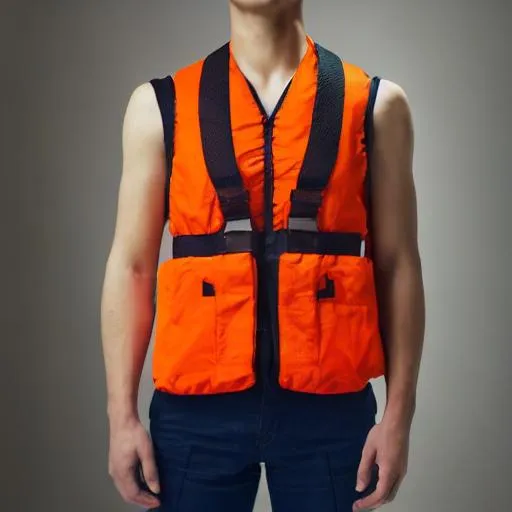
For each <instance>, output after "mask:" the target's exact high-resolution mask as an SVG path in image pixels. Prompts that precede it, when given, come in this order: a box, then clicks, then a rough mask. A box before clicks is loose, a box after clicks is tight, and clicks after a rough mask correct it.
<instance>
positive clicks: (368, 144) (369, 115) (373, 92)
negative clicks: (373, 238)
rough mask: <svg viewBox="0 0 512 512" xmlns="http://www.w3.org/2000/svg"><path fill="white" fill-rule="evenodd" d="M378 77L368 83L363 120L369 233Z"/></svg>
mask: <svg viewBox="0 0 512 512" xmlns="http://www.w3.org/2000/svg"><path fill="white" fill-rule="evenodd" d="M380 80H381V79H380V77H378V76H374V77H373V78H372V80H371V83H370V92H369V96H368V104H367V107H366V113H365V118H364V144H365V148H366V175H365V178H364V197H365V207H366V218H367V228H368V232H369V233H371V232H372V229H371V224H372V222H371V215H372V201H371V188H372V186H371V179H372V173H371V164H370V162H371V153H372V150H373V132H374V127H373V111H374V109H375V100H376V99H377V92H378V90H379V85H380Z"/></svg>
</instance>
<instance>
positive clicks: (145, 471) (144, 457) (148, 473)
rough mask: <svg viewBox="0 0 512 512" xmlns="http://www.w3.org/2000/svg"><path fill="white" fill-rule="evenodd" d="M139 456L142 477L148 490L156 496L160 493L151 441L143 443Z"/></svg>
mask: <svg viewBox="0 0 512 512" xmlns="http://www.w3.org/2000/svg"><path fill="white" fill-rule="evenodd" d="M139 455H140V462H141V465H142V477H143V478H144V481H145V482H146V484H147V486H148V487H149V489H150V490H151V491H152V492H154V493H155V494H158V493H159V492H160V482H159V478H158V469H157V466H156V462H155V455H154V452H153V446H152V444H151V441H149V440H148V442H147V443H144V445H143V446H142V447H141V449H140V454H139Z"/></svg>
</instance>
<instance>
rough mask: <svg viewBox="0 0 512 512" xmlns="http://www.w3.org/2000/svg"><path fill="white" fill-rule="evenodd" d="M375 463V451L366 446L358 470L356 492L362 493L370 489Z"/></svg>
mask: <svg viewBox="0 0 512 512" xmlns="http://www.w3.org/2000/svg"><path fill="white" fill-rule="evenodd" d="M374 462H375V450H373V449H371V448H369V447H368V446H367V445H365V446H364V448H363V453H362V454H361V462H359V467H358V469H357V481H356V491H358V492H362V491H364V490H365V489H366V488H367V487H368V485H369V483H370V480H371V477H372V468H373V464H374Z"/></svg>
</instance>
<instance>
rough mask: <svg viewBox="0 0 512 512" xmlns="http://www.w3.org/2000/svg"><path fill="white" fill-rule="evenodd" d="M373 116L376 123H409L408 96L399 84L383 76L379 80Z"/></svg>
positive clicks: (409, 108)
mask: <svg viewBox="0 0 512 512" xmlns="http://www.w3.org/2000/svg"><path fill="white" fill-rule="evenodd" d="M374 118H375V121H376V122H377V123H379V122H380V123H385V124H388V123H396V122H400V123H407V124H411V107H410V103H409V98H408V96H407V93H406V92H405V90H404V88H403V87H402V86H401V85H399V84H398V83H396V82H393V81H391V80H388V79H385V78H382V79H381V80H380V83H379V89H378V91H377V97H376V101H375V109H374Z"/></svg>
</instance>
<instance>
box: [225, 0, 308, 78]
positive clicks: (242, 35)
mask: <svg viewBox="0 0 512 512" xmlns="http://www.w3.org/2000/svg"><path fill="white" fill-rule="evenodd" d="M230 11H231V40H230V44H231V51H232V52H233V56H234V58H235V60H236V62H237V64H238V65H239V66H240V68H241V69H242V71H243V72H244V73H245V74H246V76H248V77H249V78H256V77H257V80H258V82H260V83H265V82H266V81H267V80H268V79H269V78H270V77H271V75H276V74H279V75H282V76H286V75H292V74H293V73H294V72H295V70H296V69H297V67H298V65H299V63H300V61H301V59H302V57H303V56H304V54H305V53H306V50H307V45H308V43H307V40H306V31H305V29H304V22H303V19H302V7H301V5H300V3H297V4H294V5H293V6H292V7H290V8H289V9H287V10H281V11H279V12H275V13H257V12H247V11H241V10H239V9H237V8H236V7H235V6H233V5H231V8H230Z"/></svg>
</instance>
